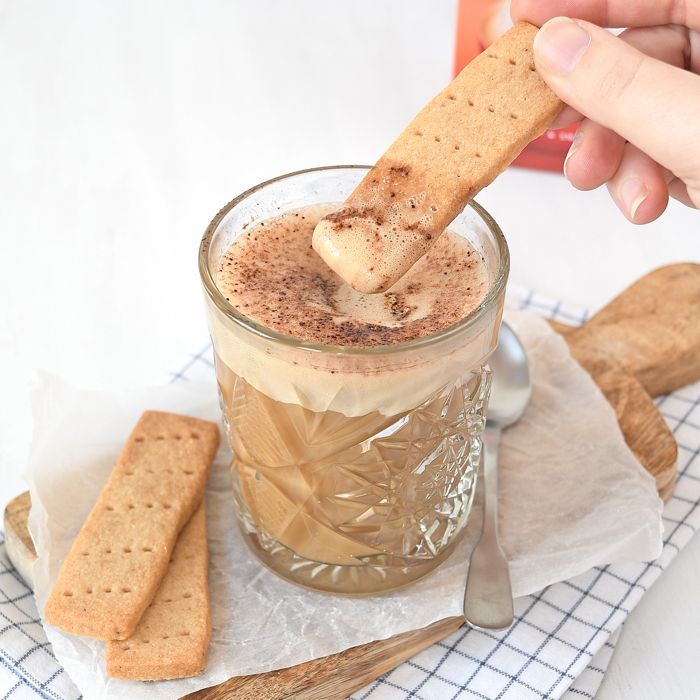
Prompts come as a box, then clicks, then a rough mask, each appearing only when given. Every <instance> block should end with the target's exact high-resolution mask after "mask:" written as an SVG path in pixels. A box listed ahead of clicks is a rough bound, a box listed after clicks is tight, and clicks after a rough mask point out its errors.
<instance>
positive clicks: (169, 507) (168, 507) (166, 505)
mask: <svg viewBox="0 0 700 700" xmlns="http://www.w3.org/2000/svg"><path fill="white" fill-rule="evenodd" d="M171 508H172V506H171V505H170V503H163V510H170V509H171Z"/></svg>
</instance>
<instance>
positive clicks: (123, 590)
mask: <svg viewBox="0 0 700 700" xmlns="http://www.w3.org/2000/svg"><path fill="white" fill-rule="evenodd" d="M122 593H131V588H127V587H126V586H123V587H122Z"/></svg>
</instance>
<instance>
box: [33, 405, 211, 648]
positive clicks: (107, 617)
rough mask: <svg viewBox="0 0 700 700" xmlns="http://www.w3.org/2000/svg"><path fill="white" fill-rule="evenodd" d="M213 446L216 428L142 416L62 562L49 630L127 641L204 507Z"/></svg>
mask: <svg viewBox="0 0 700 700" xmlns="http://www.w3.org/2000/svg"><path fill="white" fill-rule="evenodd" d="M218 445H219V431H218V428H217V426H216V425H215V424H214V423H210V422H208V421H203V420H199V419H197V418H189V417H187V416H180V415H175V414H172V413H160V412H156V411H147V412H146V413H144V414H143V416H141V419H140V420H139V422H138V423H137V425H136V427H135V428H134V430H133V432H132V433H131V436H130V437H129V440H128V441H127V443H126V445H125V447H124V449H123V451H122V453H121V455H120V456H119V458H118V459H117V463H116V465H115V467H114V469H113V471H112V474H111V475H110V477H109V481H108V482H107V485H106V486H105V487H104V489H103V490H102V493H101V494H100V496H99V498H98V499H97V503H96V504H95V506H94V507H93V509H92V511H91V512H90V515H89V516H88V518H87V520H86V522H85V524H84V525H83V527H82V529H81V530H80V532H79V533H78V536H77V538H76V539H75V542H74V543H73V546H72V547H71V549H70V552H69V553H68V556H67V557H66V559H65V561H64V562H63V565H62V567H61V570H60V572H59V575H58V579H57V581H56V584H55V585H54V588H53V591H52V592H51V596H50V597H49V600H48V602H47V603H46V607H45V609H44V617H45V618H46V621H47V622H48V623H49V624H52V625H56V626H57V627H61V628H62V629H64V630H66V631H67V632H72V633H73V634H81V635H85V636H88V637H94V638H96V639H127V638H128V637H130V636H131V635H132V634H133V632H134V629H135V628H136V625H137V624H138V622H139V620H140V619H141V615H142V614H143V612H144V610H145V609H146V607H147V606H148V604H149V603H150V602H151V600H152V599H153V596H154V594H155V592H156V589H157V588H158V586H159V584H160V582H161V580H162V578H163V576H164V574H165V571H166V569H167V568H168V562H169V561H170V555H171V553H172V551H173V547H174V546H175V541H176V540H177V536H178V534H179V533H180V530H182V527H183V525H184V524H185V523H186V522H187V521H188V520H189V519H190V517H191V516H192V513H193V512H194V510H195V508H196V507H197V505H198V504H199V503H200V502H201V500H202V495H203V493H204V485H205V483H206V480H207V476H208V474H209V467H210V465H211V462H212V460H213V459H214V455H215V454H216V450H217V447H218Z"/></svg>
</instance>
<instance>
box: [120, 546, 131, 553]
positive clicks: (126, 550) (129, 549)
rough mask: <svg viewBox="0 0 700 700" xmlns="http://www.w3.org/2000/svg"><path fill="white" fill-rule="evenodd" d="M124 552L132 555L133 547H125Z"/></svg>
mask: <svg viewBox="0 0 700 700" xmlns="http://www.w3.org/2000/svg"><path fill="white" fill-rule="evenodd" d="M122 551H123V552H124V554H131V547H124V549H123V550H122Z"/></svg>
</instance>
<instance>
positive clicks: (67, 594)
mask: <svg viewBox="0 0 700 700" xmlns="http://www.w3.org/2000/svg"><path fill="white" fill-rule="evenodd" d="M63 595H64V596H66V598H70V597H72V595H73V591H63Z"/></svg>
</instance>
